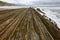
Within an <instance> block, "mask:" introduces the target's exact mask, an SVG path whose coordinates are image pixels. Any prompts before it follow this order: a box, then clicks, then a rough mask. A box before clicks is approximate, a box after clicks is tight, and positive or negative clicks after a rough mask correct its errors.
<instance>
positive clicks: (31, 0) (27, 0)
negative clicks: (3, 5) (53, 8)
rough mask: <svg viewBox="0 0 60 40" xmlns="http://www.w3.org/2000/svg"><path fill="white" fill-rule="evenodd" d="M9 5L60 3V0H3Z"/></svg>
mask: <svg viewBox="0 0 60 40" xmlns="http://www.w3.org/2000/svg"><path fill="white" fill-rule="evenodd" d="M1 1H4V2H8V3H16V4H26V5H29V4H30V5H33V4H40V3H60V0H1Z"/></svg>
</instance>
